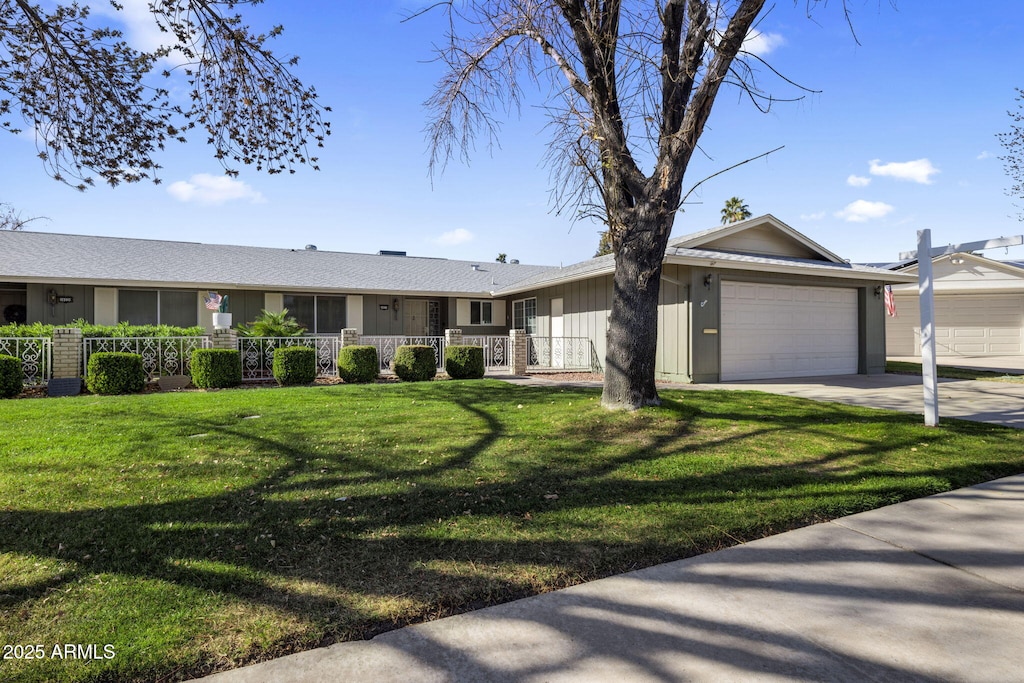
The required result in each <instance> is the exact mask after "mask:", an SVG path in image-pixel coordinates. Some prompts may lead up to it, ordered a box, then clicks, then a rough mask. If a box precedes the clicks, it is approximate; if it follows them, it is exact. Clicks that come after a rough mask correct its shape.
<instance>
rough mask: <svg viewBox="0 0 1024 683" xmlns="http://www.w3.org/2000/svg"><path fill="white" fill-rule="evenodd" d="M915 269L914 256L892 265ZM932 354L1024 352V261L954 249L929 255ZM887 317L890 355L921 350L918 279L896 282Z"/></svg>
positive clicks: (901, 269)
mask: <svg viewBox="0 0 1024 683" xmlns="http://www.w3.org/2000/svg"><path fill="white" fill-rule="evenodd" d="M891 267H892V268H893V269H894V270H895V271H896V272H899V273H905V274H911V275H913V276H914V278H915V282H916V278H917V275H918V272H917V271H918V264H917V261H908V262H904V263H899V264H895V265H893V266H891ZM932 271H933V272H932V279H933V282H934V296H935V299H934V302H935V354H936V356H938V357H940V358H953V357H982V356H1021V355H1024V263H1014V262H1004V261H995V260H993V259H989V258H986V257H984V256H980V255H977V254H969V253H957V254H946V255H943V256H936V257H935V258H933V259H932ZM893 295H894V300H895V302H896V313H897V316H896V317H895V318H889V319H888V320H887V321H886V331H885V336H886V348H887V350H888V354H889V356H920V355H921V315H920V308H919V306H920V304H919V302H918V295H917V285H916V284H912V285H911V284H907V285H894V286H893Z"/></svg>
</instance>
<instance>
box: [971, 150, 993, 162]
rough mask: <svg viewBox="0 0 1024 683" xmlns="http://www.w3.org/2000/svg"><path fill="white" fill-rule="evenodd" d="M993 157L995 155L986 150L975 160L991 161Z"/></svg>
mask: <svg viewBox="0 0 1024 683" xmlns="http://www.w3.org/2000/svg"><path fill="white" fill-rule="evenodd" d="M993 156H995V155H994V154H992V152H990V151H988V150H987V149H986V150H985V151H984V152H982V153H981V154H979V155H978V156H976V157H975V159H978V160H979V161H980V160H981V159H991V158H992V157H993Z"/></svg>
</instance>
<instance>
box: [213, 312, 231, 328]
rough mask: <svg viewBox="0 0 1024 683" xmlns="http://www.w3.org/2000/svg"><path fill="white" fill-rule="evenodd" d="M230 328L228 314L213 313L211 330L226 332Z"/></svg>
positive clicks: (229, 315) (229, 316)
mask: <svg viewBox="0 0 1024 683" xmlns="http://www.w3.org/2000/svg"><path fill="white" fill-rule="evenodd" d="M229 327H231V314H230V313H214V314H213V329H215V330H226V329H228V328H229Z"/></svg>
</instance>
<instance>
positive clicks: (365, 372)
mask: <svg viewBox="0 0 1024 683" xmlns="http://www.w3.org/2000/svg"><path fill="white" fill-rule="evenodd" d="M379 363H380V361H379V360H378V359H377V347H376V346H343V347H342V348H341V351H339V352H338V377H340V378H341V379H343V380H345V381H346V382H349V383H357V382H372V381H373V380H375V379H377V375H378V374H380V364H379Z"/></svg>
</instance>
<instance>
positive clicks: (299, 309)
mask: <svg viewBox="0 0 1024 683" xmlns="http://www.w3.org/2000/svg"><path fill="white" fill-rule="evenodd" d="M284 307H285V308H287V309H288V315H289V317H292V318H295V320H296V321H297V322H298V323H299V324H300V325H302V326H303V327H305V328H306V332H307V333H310V334H312V333H314V332H316V297H313V296H307V295H300V294H285V295H284Z"/></svg>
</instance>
